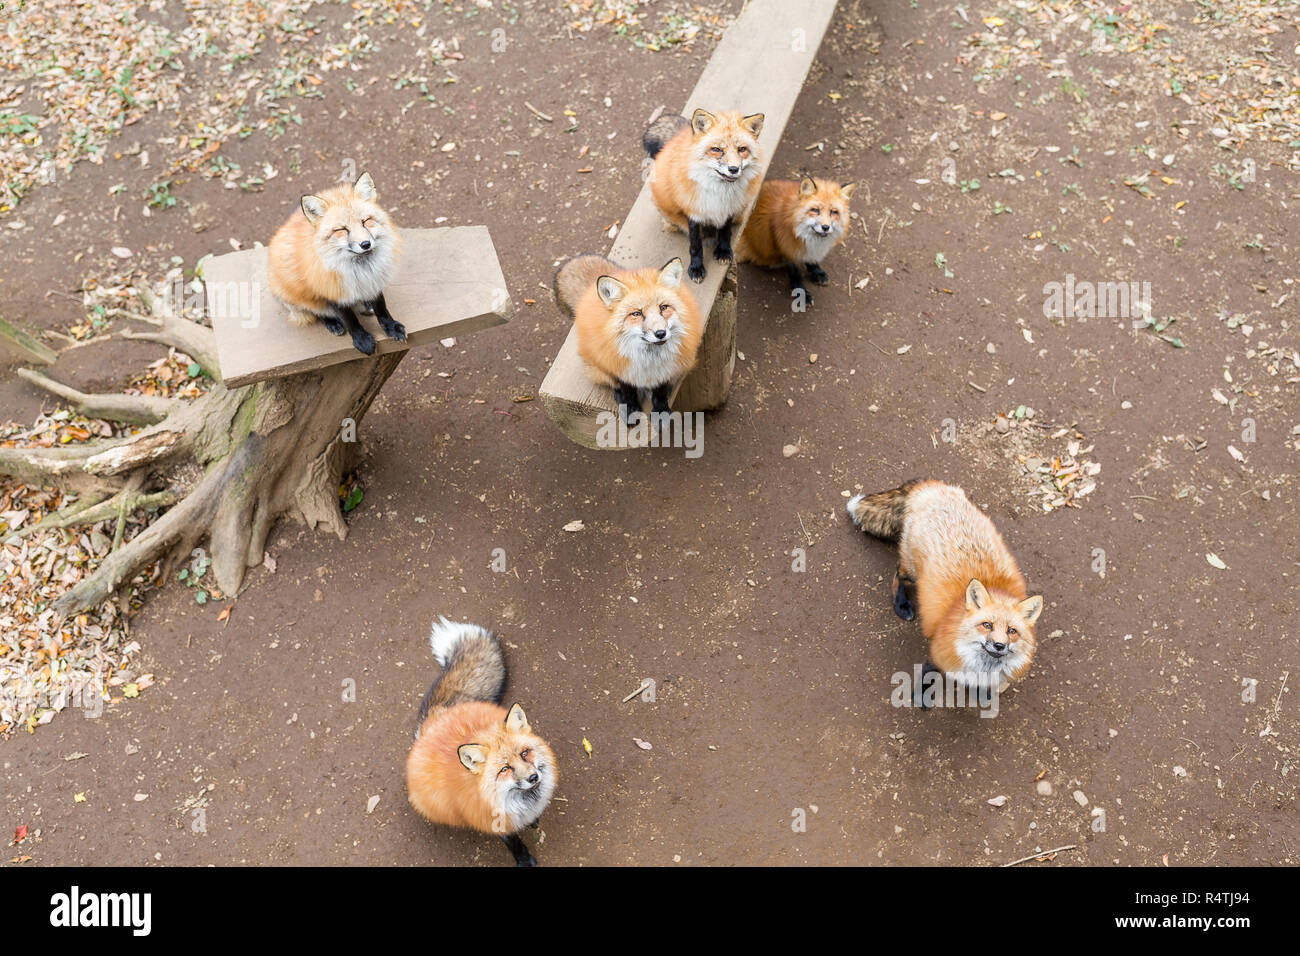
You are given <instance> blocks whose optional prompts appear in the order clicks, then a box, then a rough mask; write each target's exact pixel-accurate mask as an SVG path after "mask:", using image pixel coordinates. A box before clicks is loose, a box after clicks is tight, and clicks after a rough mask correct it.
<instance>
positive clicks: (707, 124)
mask: <svg viewBox="0 0 1300 956" xmlns="http://www.w3.org/2000/svg"><path fill="white" fill-rule="evenodd" d="M716 120H717V117H715V116H714V115H713V114H712V113H710V112H709V111H708V110H696V111H695V112H694V113H692V114H691V131H692V132H693V133H695V135H697V136H699V135H700V134H701V133H707V132H708V131H709V129H710V128H712V126H713V124H714V122H716Z"/></svg>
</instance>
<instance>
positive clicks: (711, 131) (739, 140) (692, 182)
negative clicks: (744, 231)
mask: <svg viewBox="0 0 1300 956" xmlns="http://www.w3.org/2000/svg"><path fill="white" fill-rule="evenodd" d="M762 130H763V114H762V113H754V114H752V115H750V116H741V115H740V113H739V112H736V111H734V110H733V111H729V112H724V113H718V114H717V115H714V114H713V113H710V112H708V111H706V110H696V111H695V113H694V115H693V116H692V117H691V118H690V119H689V120H687V119H685V118H684V117H681V116H663V117H660V118H659V119H657V120H655V121H654V122H653V123H651V124H650V127H649V128H648V129H647V130H646V131H645V134H644V135H643V136H642V137H641V145H643V146H644V147H645V151H646V152H647V153H648V154H649V155H650V158H651V159H653V160H654V161H655V165H654V173H653V175H652V177H651V179H650V191H651V195H652V196H653V197H654V201H655V205H656V206H658V207H659V211H660V212H661V213H662V214H663V216H664V218H665V219H667V220H668V221H669V222H670V223H672V224H673V225H674V226H676V227H677V228H678V229H682V230H684V231H685V232H686V233H687V235H688V236H689V237H690V247H691V264H690V268H689V269H687V270H686V274H687V275H689V276H690V277H691V279H693V280H694V281H696V282H703V281H704V275H705V271H706V270H705V268H704V238H703V230H704V229H714V230H716V231H717V239H716V241H715V243H714V246H713V256H714V258H716V259H717V260H718V261H720V262H731V261H733V260H734V259H735V253H734V252H733V251H732V248H731V227H732V225H733V224H734V222H735V220H736V219H737V218H738V217H739V216H741V215H743V214H744V211H745V209H746V208H747V207H748V206H749V204H750V202H751V201H752V200H753V199H754V196H755V195H756V194H757V193H758V187H759V184H760V183H761V182H762V180H763V162H762V154H761V152H760V150H759V147H758V135H759V133H761V132H762Z"/></svg>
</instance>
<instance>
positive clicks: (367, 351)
mask: <svg viewBox="0 0 1300 956" xmlns="http://www.w3.org/2000/svg"><path fill="white" fill-rule="evenodd" d="M352 344H353V345H355V346H356V347H357V351H358V352H360V353H361V354H362V355H374V354H375V337H374V336H373V335H371V334H370V333H369V332H367V331H366V330H365V329H362V330H361V331H359V332H354V333H353V334H352Z"/></svg>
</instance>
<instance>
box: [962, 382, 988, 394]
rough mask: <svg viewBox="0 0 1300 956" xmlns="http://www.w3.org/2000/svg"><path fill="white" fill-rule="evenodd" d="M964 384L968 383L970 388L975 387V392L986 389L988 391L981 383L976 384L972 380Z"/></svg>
mask: <svg viewBox="0 0 1300 956" xmlns="http://www.w3.org/2000/svg"><path fill="white" fill-rule="evenodd" d="M966 384H967V385H969V386H970V387H971V388H973V389H975V391H977V392H987V391H988V389H987V388H985V387H984V386H983V385H976V384H975V383H974V382H967V383H966Z"/></svg>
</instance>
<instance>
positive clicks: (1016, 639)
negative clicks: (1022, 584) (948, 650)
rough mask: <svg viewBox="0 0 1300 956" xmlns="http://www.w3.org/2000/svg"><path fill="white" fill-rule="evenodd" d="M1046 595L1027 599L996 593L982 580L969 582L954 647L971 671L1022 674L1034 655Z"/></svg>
mask: <svg viewBox="0 0 1300 956" xmlns="http://www.w3.org/2000/svg"><path fill="white" fill-rule="evenodd" d="M1042 612H1043V598H1042V596H1041V595H1034V596H1033V597H1030V598H1026V599H1025V600H1023V601H1016V600H1014V599H1012V598H1007V597H1003V596H1001V595H999V596H997V597H994V596H993V595H991V594H989V592H988V589H986V588H985V587H984V585H983V584H982V583H980V582H979V581H978V580H972V581H971V582H970V583H969V584H967V585H966V611H965V614H964V615H963V616H962V619H961V621H960V622H959V623H958V625H957V629H956V636H955V638H954V647H955V648H956V651H957V654H958V656H959V657H960V658H961V661H962V665H963V667H964V668H965V669H966V670H967V671H971V672H975V673H978V674H990V675H991V674H1003V675H1005V676H1007V677H1018V676H1019V675H1021V674H1022V673H1024V671H1025V669H1026V668H1027V667H1028V666H1029V663H1030V661H1031V660H1032V659H1033V656H1034V649H1035V647H1036V642H1035V639H1034V622H1036V621H1037V620H1038V616H1039V615H1040V614H1042Z"/></svg>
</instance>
